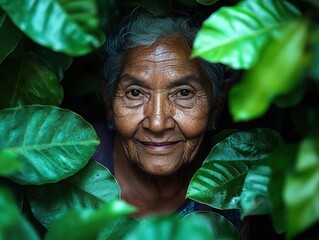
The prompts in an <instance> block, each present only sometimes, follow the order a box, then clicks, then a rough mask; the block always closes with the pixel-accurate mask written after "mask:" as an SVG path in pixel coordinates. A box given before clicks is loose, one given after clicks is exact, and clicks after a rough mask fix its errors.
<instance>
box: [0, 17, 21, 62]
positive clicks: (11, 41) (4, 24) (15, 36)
mask: <svg viewBox="0 0 319 240" xmlns="http://www.w3.org/2000/svg"><path fill="white" fill-rule="evenodd" d="M21 36H22V32H21V31H20V30H19V29H18V28H16V26H14V25H13V23H12V22H11V20H10V19H9V18H8V17H7V16H6V15H5V14H4V13H1V12H0V39H1V41H0V64H1V63H2V61H3V60H4V59H5V58H6V57H7V56H8V55H9V54H10V53H11V52H12V51H13V50H14V49H15V48H16V46H17V45H18V43H19V41H20V39H21Z"/></svg>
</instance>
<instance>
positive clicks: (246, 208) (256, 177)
mask: <svg viewBox="0 0 319 240" xmlns="http://www.w3.org/2000/svg"><path fill="white" fill-rule="evenodd" d="M270 172H271V169H270V167H269V166H267V165H264V163H263V164H260V165H256V166H254V167H253V168H252V169H251V170H250V171H249V172H248V174H247V176H246V179H245V183H244V186H243V190H242V192H241V195H240V199H241V200H240V206H241V217H242V218H244V217H246V216H250V215H263V214H270V213H271V209H270V199H269V193H268V186H269V178H270Z"/></svg>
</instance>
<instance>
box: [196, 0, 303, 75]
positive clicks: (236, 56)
mask: <svg viewBox="0 0 319 240" xmlns="http://www.w3.org/2000/svg"><path fill="white" fill-rule="evenodd" d="M298 15H299V12H298V10H297V9H296V8H295V7H294V6H293V5H291V4H290V3H288V2H285V1H282V0H279V1H278V0H268V1H264V0H255V1H250V0H246V1H241V2H239V3H238V4H237V5H235V6H230V7H222V8H220V9H219V10H218V11H216V12H215V13H213V14H212V15H211V16H210V17H209V18H208V19H207V20H206V21H205V22H204V23H203V26H202V27H201V29H200V31H199V33H198V34H197V36H196V39H195V42H194V50H193V52H192V56H193V57H195V56H200V57H203V58H205V59H206V60H208V61H211V62H221V63H224V64H227V65H229V66H230V67H232V68H235V69H247V68H250V67H251V66H253V65H254V64H255V62H256V61H257V59H258V57H259V54H260V51H261V49H263V47H264V46H265V44H266V43H267V41H268V40H269V39H270V38H271V37H272V36H273V35H274V34H276V33H277V32H278V31H280V30H281V29H282V28H283V26H284V25H285V24H287V23H289V22H290V21H291V19H294V18H296V17H297V16H298Z"/></svg>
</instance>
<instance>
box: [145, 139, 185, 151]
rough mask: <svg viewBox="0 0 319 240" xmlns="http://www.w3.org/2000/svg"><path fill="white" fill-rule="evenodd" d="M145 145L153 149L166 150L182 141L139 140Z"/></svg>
mask: <svg viewBox="0 0 319 240" xmlns="http://www.w3.org/2000/svg"><path fill="white" fill-rule="evenodd" d="M139 142H140V143H141V144H142V145H143V146H144V147H146V148H149V149H153V150H165V149H170V148H173V147H175V146H176V145H177V144H178V143H179V142H180V141H169V142H144V141H139Z"/></svg>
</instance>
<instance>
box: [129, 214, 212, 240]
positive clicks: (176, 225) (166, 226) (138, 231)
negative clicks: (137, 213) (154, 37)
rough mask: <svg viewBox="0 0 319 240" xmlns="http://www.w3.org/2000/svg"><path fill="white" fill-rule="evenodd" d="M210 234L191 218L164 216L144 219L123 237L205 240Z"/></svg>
mask: <svg viewBox="0 0 319 240" xmlns="http://www.w3.org/2000/svg"><path fill="white" fill-rule="evenodd" d="M210 238H211V236H210V235H209V232H208V231H207V230H206V229H205V227H204V226H201V225H199V224H198V223H197V222H193V221H192V220H191V219H181V218H179V217H176V216H164V217H157V218H149V219H145V220H143V221H142V222H140V224H138V225H137V226H136V227H134V228H133V229H132V230H131V231H129V233H128V234H127V235H126V236H125V237H124V239H125V240H140V239H147V240H167V239H174V240H185V239H196V240H207V239H210Z"/></svg>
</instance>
